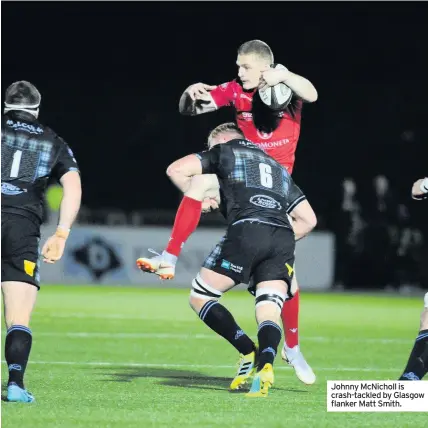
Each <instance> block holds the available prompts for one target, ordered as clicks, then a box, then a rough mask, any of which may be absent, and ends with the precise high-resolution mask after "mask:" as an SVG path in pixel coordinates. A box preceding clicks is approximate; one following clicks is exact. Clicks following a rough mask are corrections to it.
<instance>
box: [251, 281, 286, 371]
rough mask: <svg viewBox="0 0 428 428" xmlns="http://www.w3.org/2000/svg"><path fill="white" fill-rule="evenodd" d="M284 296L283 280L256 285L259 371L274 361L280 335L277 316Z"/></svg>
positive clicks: (278, 316)
mask: <svg viewBox="0 0 428 428" xmlns="http://www.w3.org/2000/svg"><path fill="white" fill-rule="evenodd" d="M285 298H286V286H285V283H284V282H283V281H266V282H265V283H261V284H259V285H258V287H257V291H256V318H257V322H258V324H259V328H258V333H257V337H258V340H259V363H258V370H259V371H260V370H262V369H263V367H264V366H265V365H266V364H273V362H274V359H275V356H276V353H277V349H278V345H279V343H280V341H281V336H282V330H281V327H280V326H279V318H280V314H281V309H282V305H283V304H284V300H285Z"/></svg>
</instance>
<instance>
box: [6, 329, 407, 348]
mask: <svg viewBox="0 0 428 428" xmlns="http://www.w3.org/2000/svg"><path fill="white" fill-rule="evenodd" d="M2 334H3V335H4V334H5V332H2ZM37 337H67V338H75V339H91V338H99V339H177V340H185V339H206V340H219V339H221V337H219V336H216V335H215V334H203V333H200V334H185V333H106V332H85V331H79V332H64V333H60V332H50V331H36V332H35V333H34V338H35V339H37ZM301 340H302V341H303V342H305V341H308V342H325V343H332V342H337V343H344V342H346V343H347V342H352V343H379V344H382V345H384V344H389V343H391V344H392V343H396V344H409V343H412V341H413V339H412V338H410V339H391V338H390V339H387V338H383V339H380V338H369V337H326V336H308V337H306V336H301Z"/></svg>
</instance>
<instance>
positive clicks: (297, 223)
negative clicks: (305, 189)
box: [290, 200, 317, 241]
mask: <svg viewBox="0 0 428 428" xmlns="http://www.w3.org/2000/svg"><path fill="white" fill-rule="evenodd" d="M290 215H291V217H292V218H293V223H292V226H293V230H294V234H295V236H296V241H298V240H299V239H302V238H304V237H305V236H306V235H307V234H308V233H309V232H311V230H312V229H314V227H315V226H316V225H317V217H316V215H315V212H314V210H313V209H312V207H311V205H310V204H309V202H308V201H306V200H304V201H302V202H300V203H299V204H298V205H297V206H296V207H295V208H294V209H293V210H292V211H291V212H290Z"/></svg>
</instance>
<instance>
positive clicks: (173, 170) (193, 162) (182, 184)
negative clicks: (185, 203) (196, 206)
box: [166, 155, 202, 193]
mask: <svg viewBox="0 0 428 428" xmlns="http://www.w3.org/2000/svg"><path fill="white" fill-rule="evenodd" d="M166 174H167V175H168V177H169V178H170V180H171V181H172V182H173V183H174V184H175V185H176V186H177V187H178V188H179V189H180V190H181V191H182V192H183V193H185V192H186V191H187V190H188V188H189V187H190V182H191V179H192V177H193V176H194V175H200V174H202V165H201V161H200V160H199V158H198V157H197V156H196V155H187V156H185V157H183V158H181V159H178V160H176V161H175V162H173V163H172V164H171V165H170V166H169V167H168V168H167V170H166Z"/></svg>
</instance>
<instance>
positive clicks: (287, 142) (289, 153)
mask: <svg viewBox="0 0 428 428" xmlns="http://www.w3.org/2000/svg"><path fill="white" fill-rule="evenodd" d="M256 90H257V89H254V90H253V91H244V89H243V88H242V86H241V85H240V84H239V83H238V82H237V81H236V80H232V81H231V82H226V83H223V84H222V85H219V86H217V88H216V89H214V90H212V91H211V92H210V94H211V95H212V97H213V100H214V102H215V103H216V105H217V107H218V108H220V107H224V106H227V105H231V106H234V107H235V110H236V122H237V124H238V126H239V128H240V129H241V130H242V132H243V133H244V135H245V138H247V139H248V140H250V141H251V142H253V143H255V144H257V145H258V146H260V147H261V148H262V149H263V150H264V151H265V152H266V153H267V154H268V155H270V156H272V157H273V158H274V159H275V160H276V161H277V162H279V163H280V164H281V165H282V166H284V167H285V168H287V171H288V172H289V173H290V174H291V173H292V171H293V166H294V160H295V152H296V147H297V142H298V140H299V134H300V122H301V118H302V106H303V101H302V100H300V99H299V100H298V101H297V106H296V109H295V113H294V117H292V116H291V115H290V114H289V113H287V112H280V113H279V114H280V115H281V116H282V118H281V120H280V123H279V126H278V128H276V129H275V130H274V131H273V132H271V133H268V134H266V133H264V132H261V131H258V130H257V128H256V127H255V125H254V122H253V115H252V113H251V107H252V103H253V95H254V94H255V92H256Z"/></svg>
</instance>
